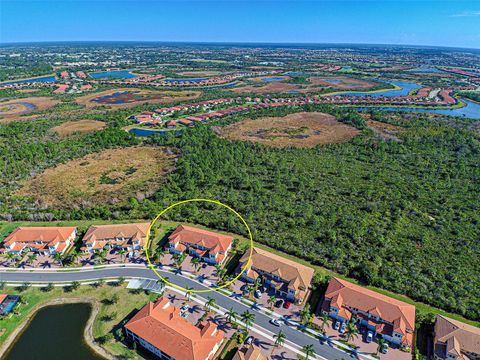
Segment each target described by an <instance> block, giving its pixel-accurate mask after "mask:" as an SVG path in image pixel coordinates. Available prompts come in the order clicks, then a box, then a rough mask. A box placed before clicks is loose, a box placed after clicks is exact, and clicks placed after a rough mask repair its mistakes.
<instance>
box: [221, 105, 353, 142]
mask: <svg viewBox="0 0 480 360" xmlns="http://www.w3.org/2000/svg"><path fill="white" fill-rule="evenodd" d="M219 133H220V135H221V136H222V137H224V138H227V139H230V140H246V141H253V142H258V143H261V144H264V145H268V146H272V147H277V148H283V147H289V146H292V147H298V148H312V147H315V146H316V145H322V144H331V143H338V142H343V141H347V140H350V139H351V138H353V137H354V136H356V135H357V134H359V133H360V130H358V129H356V128H354V127H351V126H349V125H346V124H343V123H341V122H338V121H337V120H336V119H335V117H333V116H332V115H329V114H324V113H319V112H301V113H295V114H290V115H287V116H284V117H265V118H260V119H247V120H243V121H240V122H238V123H234V124H231V125H228V126H226V127H224V128H221V129H219Z"/></svg>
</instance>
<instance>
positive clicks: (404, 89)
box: [337, 80, 422, 96]
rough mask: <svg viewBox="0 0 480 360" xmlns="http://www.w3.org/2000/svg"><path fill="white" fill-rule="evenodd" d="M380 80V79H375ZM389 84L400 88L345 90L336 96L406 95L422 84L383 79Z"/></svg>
mask: <svg viewBox="0 0 480 360" xmlns="http://www.w3.org/2000/svg"><path fill="white" fill-rule="evenodd" d="M377 81H381V80H377ZM384 82H387V83H389V84H393V85H396V86H398V87H399V88H400V89H397V90H385V91H379V92H368V91H347V92H342V93H339V94H337V95H338V96H407V95H408V94H409V93H410V91H412V90H415V89H420V88H421V87H422V86H421V85H418V84H415V83H410V82H405V81H394V80H389V81H384Z"/></svg>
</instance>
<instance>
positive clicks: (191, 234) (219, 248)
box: [167, 225, 233, 265]
mask: <svg viewBox="0 0 480 360" xmlns="http://www.w3.org/2000/svg"><path fill="white" fill-rule="evenodd" d="M232 242H233V237H231V236H228V235H223V234H218V233H216V232H213V231H209V230H204V229H198V228H195V227H191V226H186V225H180V226H178V227H177V228H176V229H175V231H174V232H172V233H171V234H170V236H169V237H168V245H167V248H168V251H169V252H170V253H172V254H182V253H184V252H186V253H188V254H190V255H192V256H194V257H198V258H200V260H202V261H204V262H206V263H209V264H213V265H215V264H221V263H223V261H224V260H225V258H226V257H227V255H228V252H229V251H230V249H231V248H232Z"/></svg>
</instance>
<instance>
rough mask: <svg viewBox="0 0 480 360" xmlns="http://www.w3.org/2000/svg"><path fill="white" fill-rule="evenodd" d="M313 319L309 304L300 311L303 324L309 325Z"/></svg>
mask: <svg viewBox="0 0 480 360" xmlns="http://www.w3.org/2000/svg"><path fill="white" fill-rule="evenodd" d="M311 317H312V314H311V312H310V304H307V305H305V306H304V308H303V309H302V310H300V318H301V319H302V323H303V324H305V325H306V324H307V323H308V322H309V321H310V319H311Z"/></svg>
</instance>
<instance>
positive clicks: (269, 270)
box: [240, 248, 314, 302]
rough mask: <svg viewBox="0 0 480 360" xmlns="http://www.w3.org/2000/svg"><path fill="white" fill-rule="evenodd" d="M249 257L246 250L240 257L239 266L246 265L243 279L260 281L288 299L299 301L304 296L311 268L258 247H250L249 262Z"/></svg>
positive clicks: (309, 282)
mask: <svg viewBox="0 0 480 360" xmlns="http://www.w3.org/2000/svg"><path fill="white" fill-rule="evenodd" d="M249 257H250V253H249V252H248V251H247V252H246V253H245V254H244V255H243V257H242V258H241V259H240V267H241V268H242V269H243V268H244V267H246V268H245V271H244V272H243V274H242V279H243V280H244V281H247V282H250V283H253V282H255V281H261V282H262V283H263V285H264V286H266V287H269V288H272V289H274V290H275V293H276V294H277V295H279V296H282V297H285V298H286V299H287V300H289V301H293V302H301V301H302V300H303V299H304V298H305V297H306V295H307V293H308V289H309V287H310V284H311V282H312V278H313V273H314V270H313V269H312V268H310V267H308V266H305V265H302V264H299V263H297V262H295V261H292V260H288V259H285V258H283V257H281V256H278V255H275V254H272V253H270V252H268V251H265V250H262V249H259V248H253V249H252V259H251V261H250V262H248V259H249ZM247 263H248V264H247Z"/></svg>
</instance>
